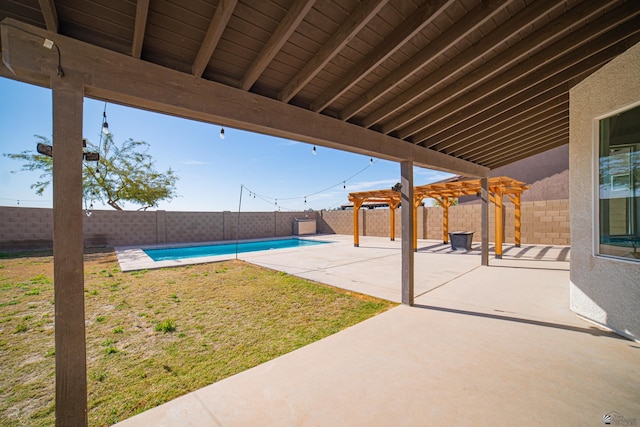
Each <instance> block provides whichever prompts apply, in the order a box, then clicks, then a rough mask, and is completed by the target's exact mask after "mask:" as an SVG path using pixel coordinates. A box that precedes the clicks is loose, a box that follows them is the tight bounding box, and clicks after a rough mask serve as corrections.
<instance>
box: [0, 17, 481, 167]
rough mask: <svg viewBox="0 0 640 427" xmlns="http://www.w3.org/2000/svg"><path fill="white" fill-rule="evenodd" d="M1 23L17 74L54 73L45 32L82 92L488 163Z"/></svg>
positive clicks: (344, 145)
mask: <svg viewBox="0 0 640 427" xmlns="http://www.w3.org/2000/svg"><path fill="white" fill-rule="evenodd" d="M6 24H9V25H6ZM0 26H1V30H2V58H3V62H4V63H5V65H7V66H8V67H10V68H11V69H13V70H14V72H15V73H16V74H17V75H16V77H18V78H20V76H22V75H24V76H25V78H31V79H32V77H31V76H33V75H41V76H53V77H54V78H58V77H57V76H56V67H57V65H58V63H57V57H56V56H55V55H51V54H50V51H48V50H46V49H45V48H43V47H42V40H43V39H44V38H50V39H52V40H53V41H54V42H55V43H56V44H58V45H59V47H60V50H61V60H62V64H63V66H64V69H65V77H64V79H74V78H80V77H82V78H85V77H84V76H90V78H88V79H86V83H84V87H85V95H87V96H91V97H95V98H98V99H103V100H107V101H110V102H116V103H119V104H123V105H128V106H132V107H136V108H142V109H146V110H152V111H157V112H160V113H164V114H170V115H174V116H178V117H184V118H188V119H192V120H199V121H204V122H208V123H216V124H222V125H225V126H229V127H235V128H238V129H243V130H247V131H251V132H258V133H262V134H267V135H272V136H277V137H281V138H288V139H293V140H297V141H302V142H307V143H311V144H317V145H320V146H325V147H330V148H335V149H338V150H344V151H349V152H353V153H358V154H364V155H368V156H376V157H378V158H383V159H386V160H391V161H397V162H401V161H403V160H405V159H409V158H411V159H413V162H414V164H415V165H416V166H420V167H427V168H432V169H437V170H442V171H447V172H451V173H455V174H460V175H466V176H472V177H482V176H486V175H487V174H488V168H486V167H484V166H480V165H477V164H475V163H471V162H468V161H465V160H462V159H457V158H454V157H452V156H447V155H446V154H443V153H439V152H436V151H433V150H429V149H425V148H424V147H419V146H415V145H414V144H412V143H410V142H407V141H402V140H399V139H397V138H393V137H391V136H387V135H382V134H380V133H379V132H374V131H371V130H368V129H364V128H362V127H360V126H356V125H353V124H350V123H345V122H343V121H341V120H338V119H334V118H331V117H328V116H324V115H319V114H317V113H314V112H311V111H308V110H304V109H302V108H298V107H295V106H292V105H288V104H285V103H282V102H278V101H276V100H273V99H269V98H266V97H263V96H260V95H257V94H253V93H249V92H245V91H243V90H240V89H237V88H232V87H228V86H225V85H222V84H218V83H215V82H210V81H205V80H203V79H197V80H194V79H193V76H190V75H187V74H184V73H181V72H179V71H175V70H171V69H167V68H164V67H160V66H158V65H154V64H151V63H148V62H145V61H140V60H138V59H136V58H132V57H131V56H128V55H123V54H119V53H116V52H113V51H109V50H107V49H102V48H99V47H96V46H92V45H89V44H86V43H83V42H80V41H77V40H74V39H71V38H68V37H64V36H62V35H59V34H51V33H49V32H47V31H45V30H42V29H40V28H37V27H34V26H31V25H28V24H24V23H21V22H19V21H15V20H12V19H7V20H6V21H3V24H2V25H0ZM34 58H37V60H34ZM76 76H78V77H76ZM14 78H15V77H14ZM212 99H216V102H211V100H212Z"/></svg>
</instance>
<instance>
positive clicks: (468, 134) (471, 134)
mask: <svg viewBox="0 0 640 427" xmlns="http://www.w3.org/2000/svg"><path fill="white" fill-rule="evenodd" d="M568 109H569V94H568V93H566V92H565V93H562V94H560V95H559V96H558V97H556V98H553V99H550V100H548V101H545V102H542V103H540V104H538V105H535V106H534V107H533V108H531V109H529V110H524V111H517V112H516V111H510V112H509V114H504V115H502V116H501V119H502V120H499V119H498V118H496V120H495V121H493V122H491V124H489V125H487V126H484V127H483V128H482V130H478V129H477V128H475V127H472V128H469V129H467V130H465V131H464V132H462V133H460V134H458V135H456V136H455V138H451V139H447V140H444V141H441V142H440V143H439V144H438V145H437V146H436V147H434V149H435V150H438V151H443V152H454V151H455V150H458V149H460V148H461V147H466V146H468V145H470V144H473V143H474V142H477V141H479V140H482V139H485V138H497V137H500V136H501V135H505V134H507V133H509V132H510V131H511V130H512V129H516V128H518V127H519V126H521V125H522V124H523V123H527V122H533V121H535V120H539V118H540V117H546V116H547V115H549V114H553V112H556V111H559V110H568Z"/></svg>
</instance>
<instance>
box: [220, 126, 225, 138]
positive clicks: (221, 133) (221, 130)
mask: <svg viewBox="0 0 640 427" xmlns="http://www.w3.org/2000/svg"><path fill="white" fill-rule="evenodd" d="M220 139H224V128H220Z"/></svg>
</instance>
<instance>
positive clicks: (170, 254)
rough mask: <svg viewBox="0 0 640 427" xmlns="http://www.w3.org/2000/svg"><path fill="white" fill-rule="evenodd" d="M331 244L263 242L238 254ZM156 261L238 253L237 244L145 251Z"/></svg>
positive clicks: (243, 244) (244, 244) (250, 244)
mask: <svg viewBox="0 0 640 427" xmlns="http://www.w3.org/2000/svg"><path fill="white" fill-rule="evenodd" d="M325 243H329V242H322V241H318V240H304V239H278V240H263V241H259V242H240V243H238V253H244V252H257V251H267V250H271V249H285V248H297V247H300V246H314V245H322V244H325ZM144 252H145V253H146V254H147V255H149V257H151V259H153V260H154V261H168V260H176V259H184V258H199V257H206V256H215V255H230V254H235V253H236V243H235V242H234V243H223V244H219V245H209V246H185V247H181V248H165V249H144Z"/></svg>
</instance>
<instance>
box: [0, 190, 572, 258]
mask: <svg viewBox="0 0 640 427" xmlns="http://www.w3.org/2000/svg"><path fill="white" fill-rule="evenodd" d="M489 214H490V215H489V223H490V229H489V233H490V234H489V239H490V240H492V237H493V235H494V230H493V224H494V221H493V214H494V210H493V205H491V208H490V210H489ZM359 215H360V221H359V222H360V235H361V236H380V237H387V236H389V211H388V209H373V210H369V209H361V210H360V212H359ZM296 218H311V219H313V218H315V219H316V220H317V231H318V233H327V234H347V235H350V234H352V233H353V211H319V212H312V211H308V212H241V213H240V228H239V233H238V237H239V238H240V239H258V238H268V237H283V236H290V235H292V234H293V221H294V219H296ZM504 219H505V221H504V224H505V230H504V231H505V241H507V242H513V238H514V229H513V228H514V225H513V221H514V219H513V205H512V204H510V203H506V204H505V209H504ZM237 225H238V213H237V212H228V211H225V212H171V211H145V212H142V211H107V210H104V211H103V210H97V211H94V212H93V214H92V215H91V216H89V217H86V216H85V217H84V222H83V234H84V242H85V246H86V247H105V246H106V247H111V246H127V245H145V244H156V243H187V242H206V241H217V240H235V238H236V228H237ZM449 230H450V231H474V232H475V235H474V241H479V239H480V205H479V204H464V205H460V206H453V207H451V208H450V209H449ZM395 232H396V237H397V238H398V239H399V238H400V236H401V235H402V225H401V213H400V211H397V212H396V222H395ZM418 237H419V238H421V239H434V240H440V239H442V209H441V208H439V207H421V208H420V209H418ZM522 243H523V244H547V245H568V244H569V243H570V239H569V201H568V200H547V201H534V202H523V203H522ZM52 247H53V212H52V210H51V209H40V208H20V207H0V251H12V250H29V249H50V248H52Z"/></svg>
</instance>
